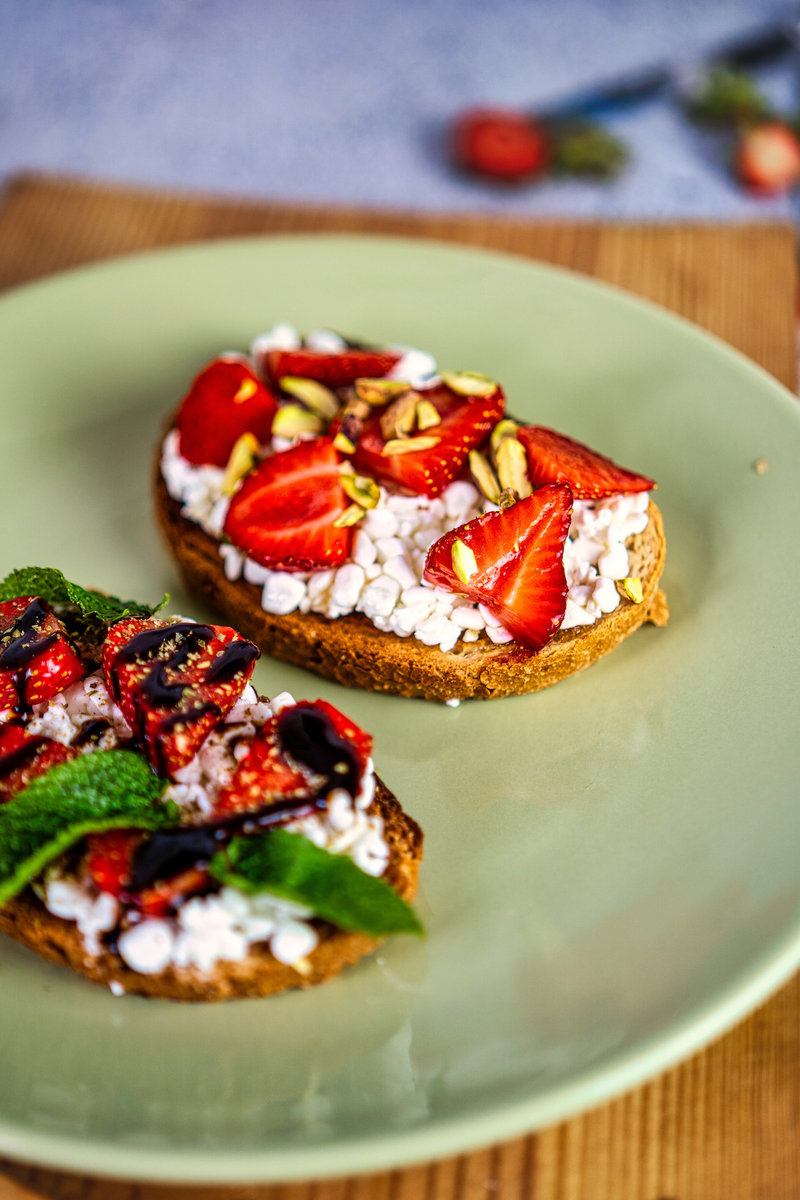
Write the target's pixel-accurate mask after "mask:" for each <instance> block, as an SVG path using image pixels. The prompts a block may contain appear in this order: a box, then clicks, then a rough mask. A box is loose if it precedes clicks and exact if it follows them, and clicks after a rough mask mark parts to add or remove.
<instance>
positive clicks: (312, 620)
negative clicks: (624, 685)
mask: <svg viewBox="0 0 800 1200" xmlns="http://www.w3.org/2000/svg"><path fill="white" fill-rule="evenodd" d="M154 488H155V507H156V514H157V517H158V522H159V525H160V527H161V530H162V533H163V535H164V538H165V540H166V542H167V545H168V546H169V548H170V550H171V552H172V555H173V557H174V558H175V560H176V562H177V564H178V566H179V568H180V572H181V575H182V577H183V580H184V583H185V585H186V587H187V589H188V590H189V592H190V593H192V594H193V595H198V596H200V597H201V598H202V599H203V600H204V601H205V602H206V603H207V604H208V605H209V606H210V608H212V609H213V610H214V611H216V612H219V613H221V614H223V615H224V616H225V618H226V619H228V620H230V621H231V622H233V624H235V625H236V627H237V628H238V629H240V630H241V632H242V633H243V634H245V635H246V636H247V637H249V638H252V640H253V641H255V642H257V643H258V644H259V645H260V646H261V647H262V649H263V650H264V651H265V652H266V653H267V654H270V655H272V656H273V657H274V658H280V659H283V660H284V661H285V662H290V663H294V664H295V665H297V666H301V667H307V668H308V669H309V670H310V671H314V672H315V673H316V674H317V675H321V676H323V678H325V679H333V680H335V681H336V682H337V683H342V684H345V685H346V686H348V687H358V688H364V689H366V690H368V691H376V692H391V693H393V694H395V695H398V696H415V697H422V698H424V699H426V700H466V699H472V698H476V699H490V698H495V697H501V696H516V695H521V694H523V693H525V692H535V691H539V690H540V689H542V688H546V687H550V686H551V685H552V684H554V683H558V681H559V680H561V679H564V678H566V677H567V676H568V675H573V674H574V673H575V672H576V671H582V670H583V669H584V668H585V667H588V666H590V665H591V664H592V663H593V662H596V661H597V659H598V658H601V657H602V656H603V655H604V654H607V653H608V652H609V651H610V650H613V649H614V647H615V646H617V645H619V643H620V642H621V641H622V640H623V639H624V638H626V637H627V636H628V635H629V634H631V633H633V632H634V630H636V629H638V628H639V626H640V625H642V624H644V623H645V622H646V621H650V622H651V623H652V624H654V625H665V624H666V623H667V620H668V617H669V610H668V607H667V602H666V598H665V596H664V594H663V592H661V591H659V589H658V583H659V579H660V577H661V572H662V570H663V567H664V558H665V554H666V543H665V540H664V527H663V522H662V518H661V513H660V511H659V509H658V508H657V506H656V505H655V503H654V502H653V501H652V500H651V501H650V508H649V517H650V520H649V522H648V525H647V528H646V529H645V530H644V532H643V533H641V534H636V535H635V536H634V537H632V538H631V539H630V540H629V542H628V551H629V559H630V574H631V575H632V576H638V577H639V578H640V579H641V580H642V587H643V593H644V595H643V600H642V602H641V603H640V604H635V603H634V602H633V601H631V600H629V599H628V598H627V597H625V596H623V597H622V598H621V601H620V604H619V605H618V607H617V608H616V609H615V610H614V612H613V613H607V614H605V615H604V616H602V617H601V618H600V619H599V620H598V621H596V622H595V624H594V625H591V626H581V627H579V628H576V629H567V630H564V631H563V632H558V633H556V635H555V636H554V637H553V638H552V639H551V640H550V641H549V642H548V643H547V645H546V646H545V647H544V648H543V649H542V650H540V651H539V652H538V653H534V652H533V651H531V650H527V649H525V648H524V647H522V646H519V645H518V644H517V643H515V642H512V643H509V644H507V645H500V646H498V645H495V644H494V643H493V642H492V641H490V639H489V638H488V637H486V636H485V635H482V636H481V638H480V639H479V640H478V641H477V642H472V643H467V644H464V643H459V644H458V645H457V646H456V647H455V648H454V649H453V650H450V651H447V652H445V651H443V650H440V649H439V647H438V646H425V645H423V644H422V643H421V642H418V641H417V640H416V639H415V638H413V637H408V638H401V637H398V636H396V635H395V634H393V633H384V632H383V631H382V630H380V629H376V627H375V626H374V625H373V624H372V622H371V621H369V620H368V619H367V617H365V616H363V615H362V614H360V613H352V614H350V615H348V616H345V617H337V618H336V619H335V620H331V619H330V618H328V617H324V616H320V615H319V614H317V613H297V612H294V613H289V614H288V615H286V616H276V615H274V614H273V613H267V612H264V610H263V609H262V607H261V603H260V599H261V589H260V588H259V587H257V586H256V585H255V584H251V583H247V582H246V581H245V580H244V579H239V580H234V581H231V580H229V579H227V578H226V577H225V572H224V570H223V564H222V558H221V557H220V554H219V542H218V541H217V540H216V539H215V538H213V537H211V536H210V535H209V534H208V533H206V532H205V531H204V530H203V529H201V527H200V526H199V525H197V524H195V522H193V521H190V520H187V518H185V517H184V516H183V514H182V510H181V505H180V504H179V503H178V502H177V501H175V500H173V499H172V497H171V496H170V495H169V492H168V491H167V488H166V484H165V483H164V480H163V477H162V475H161V468H160V449H159V452H158V453H157V454H156V462H155V479H154Z"/></svg>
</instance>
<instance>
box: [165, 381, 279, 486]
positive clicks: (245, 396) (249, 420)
mask: <svg viewBox="0 0 800 1200" xmlns="http://www.w3.org/2000/svg"><path fill="white" fill-rule="evenodd" d="M276 411H277V404H276V403H275V397H274V396H273V395H272V392H270V391H269V390H268V389H267V388H266V387H265V386H264V384H263V382H262V381H261V380H260V379H259V378H258V376H257V375H255V374H254V373H253V371H251V370H250V368H249V367H248V366H247V364H246V363H244V362H242V361H241V360H240V359H236V358H215V359H214V361H213V362H210V363H209V364H208V366H207V367H204V368H203V370H202V371H201V372H200V374H199V375H198V376H197V378H196V379H195V380H194V382H193V383H192V386H191V387H190V388H189V391H188V392H187V393H186V395H185V396H184V398H183V400H182V402H181V407H180V410H179V412H178V419H177V427H178V434H179V441H178V446H179V449H180V452H181V454H182V455H183V457H184V458H186V459H188V460H189V462H191V463H197V464H203V463H210V464H213V465H214V466H217V467H224V466H225V464H226V463H227V461H228V459H229V457H230V453H231V450H232V449H233V447H234V445H235V444H236V442H237V441H238V440H239V438H240V437H241V436H242V434H243V433H252V434H253V435H254V436H255V438H256V439H257V441H259V442H266V441H268V440H269V436H270V431H271V429H272V418H273V417H274V416H275V412H276Z"/></svg>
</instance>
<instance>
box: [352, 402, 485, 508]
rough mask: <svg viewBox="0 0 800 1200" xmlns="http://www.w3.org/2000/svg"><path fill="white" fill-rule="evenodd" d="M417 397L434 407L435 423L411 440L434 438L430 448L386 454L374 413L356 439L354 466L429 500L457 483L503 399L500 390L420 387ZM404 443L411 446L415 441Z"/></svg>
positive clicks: (376, 416)
mask: <svg viewBox="0 0 800 1200" xmlns="http://www.w3.org/2000/svg"><path fill="white" fill-rule="evenodd" d="M420 396H421V397H424V399H425V400H428V401H429V402H430V403H431V404H432V405H433V406H434V408H435V409H436V411H437V413H438V414H439V418H440V422H439V424H438V425H432V426H429V427H428V428H426V429H425V430H424V431H423V432H422V433H420V434H418V435H416V436H418V437H420V438H425V439H426V440H427V439H433V438H435V439H436V442H435V444H433V445H429V446H428V448H426V449H422V450H411V451H405V452H403V453H399V454H397V453H395V454H385V453H384V450H385V449H386V439H385V438H384V436H383V434H382V433H381V413H380V412H377V413H376V414H375V415H374V416H373V417H370V419H369V420H368V422H367V424H366V426H365V428H364V431H363V433H362V434H361V436H360V437H359V439H358V442H357V444H356V449H355V454H354V455H353V463H354V465H355V467H356V469H357V470H358V471H362V472H363V473H364V474H365V475H371V476H373V477H374V478H376V479H380V480H382V481H384V482H386V483H393V484H395V485H397V486H399V487H401V488H406V489H408V491H411V492H416V493H417V494H418V495H421V496H429V497H433V496H438V495H439V493H440V492H443V491H444V489H445V488H446V487H447V485H448V484H449V483H452V482H453V480H454V479H457V478H458V476H459V475H460V474H461V472H462V470H463V468H464V464H465V462H466V461H467V455H468V454H469V452H470V450H473V449H474V448H475V447H476V446H478V445H480V443H481V442H482V441H483V439H484V438H485V437H486V435H487V434H488V433H489V431H490V430H491V429H492V427H493V426H494V425H496V424H497V422H498V421H499V420H500V418H501V417H502V415H503V411H504V409H505V396H504V394H503V389H502V388H501V387H499V386H496V387H495V390H494V392H492V393H491V394H490V395H488V396H462V395H459V394H458V393H457V392H454V391H453V390H452V389H451V388H449V387H447V386H446V385H445V384H443V383H440V384H437V385H436V386H435V387H432V388H425V389H424V390H422V391H420ZM391 440H392V439H390V441H391ZM399 440H400V441H401V442H402V440H403V439H399ZM405 440H406V441H407V442H408V443H409V444H410V443H411V442H413V440H414V439H413V438H407V439H405Z"/></svg>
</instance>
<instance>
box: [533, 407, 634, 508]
mask: <svg viewBox="0 0 800 1200" xmlns="http://www.w3.org/2000/svg"><path fill="white" fill-rule="evenodd" d="M517 437H518V438H519V440H520V442H522V445H523V446H524V447H525V453H526V454H527V456H528V473H529V475H530V480H531V483H532V484H533V486H534V487H535V488H537V487H541V486H542V485H543V484H545V483H567V484H569V486H570V489H571V490H572V494H573V496H574V497H575V499H576V500H599V499H600V498H601V497H603V496H612V495H614V494H615V493H617V492H649V491H650V490H651V488H654V487H655V483H654V481H653V480H652V479H648V477H647V476H646V475H637V474H635V473H634V472H633V471H628V470H626V468H625V467H620V466H617V464H616V463H615V462H612V460H611V459H610V458H606V457H605V455H603V454H598V453H597V451H596V450H592V449H590V447H589V446H585V445H584V444H583V443H582V442H576V441H575V440H574V439H573V438H570V437H567V436H566V434H564V433H557V432H556V431H555V429H548V428H547V427H546V426H544V425H525V426H522V427H521V428H520V429H518V430H517Z"/></svg>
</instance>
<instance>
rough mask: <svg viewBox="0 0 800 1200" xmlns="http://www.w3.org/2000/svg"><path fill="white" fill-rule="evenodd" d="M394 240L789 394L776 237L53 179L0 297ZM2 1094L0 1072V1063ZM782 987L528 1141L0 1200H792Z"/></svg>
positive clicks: (788, 344) (0, 258)
mask: <svg viewBox="0 0 800 1200" xmlns="http://www.w3.org/2000/svg"><path fill="white" fill-rule="evenodd" d="M314 231H319V232H331V231H333V232H367V233H380V234H387V233H389V234H391V233H395V234H403V235H412V236H418V237H426V238H438V239H442V240H447V241H455V242H464V243H469V244H471V245H479V246H488V247H492V248H494V249H498V250H504V251H508V252H511V253H516V254H521V255H525V256H528V257H531V258H536V259H540V260H543V261H547V262H552V263H557V264H559V265H562V266H565V267H571V268H574V269H576V270H578V271H582V272H585V273H586V274H589V275H594V276H596V277H598V278H601V279H604V280H607V281H608V282H611V283H614V284H617V285H619V286H621V287H624V288H627V289H629V290H630V291H633V292H636V293H638V294H639V295H642V296H646V297H648V298H649V299H652V300H655V301H656V302H658V303H660V304H662V305H665V306H666V307H668V308H672V309H674V310H676V311H677V312H679V313H681V314H683V315H684V316H686V317H689V318H690V319H691V320H693V321H695V322H697V323H698V324H700V325H702V326H704V327H705V328H707V329H709V330H711V331H712V332H713V333H715V334H717V335H718V336H719V337H721V338H723V339H725V340H726V341H728V342H730V343H731V344H732V345H734V346H736V347H737V348H738V349H740V350H742V351H743V352H744V353H745V354H747V355H749V356H750V357H751V358H753V359H754V360H755V361H756V362H758V363H760V364H761V365H762V366H763V367H765V368H766V369H767V370H768V371H770V372H771V373H772V374H773V375H775V376H776V377H777V378H778V379H780V380H781V381H782V382H783V383H784V384H786V385H787V386H788V387H790V388H792V389H793V390H794V388H795V386H796V329H795V286H796V284H795V265H794V235H793V231H792V230H791V229H790V228H789V227H787V226H778V225H769V224H748V225H740V226H725V227H721V226H716V225H658V226H655V225H622V224H618V225H614V224H596V223H572V222H566V221H558V222H534V221H530V222H528V221H520V220H513V221H511V220H503V219H501V218H497V217H493V218H488V217H487V218H484V217H482V216H480V215H473V216H466V217H465V216H446V215H414V214H402V213H376V212H362V211H358V210H352V209H334V210H329V209H323V208H312V207H304V206H296V205H289V204H283V203H281V204H275V203H263V204H261V203H253V202H247V203H244V202H242V203H240V202H235V201H232V200H222V199H219V198H205V197H195V196H183V195H179V194H167V193H162V192H152V191H146V190H140V189H126V188H122V187H106V186H103V185H101V184H95V183H88V182H83V181H80V180H69V179H62V178H54V177H37V176H24V177H19V178H17V179H15V180H13V181H12V182H11V183H10V184H9V186H8V187H7V188H6V190H5V194H4V196H3V202H2V205H0V286H2V287H9V286H12V285H14V284H17V283H21V282H23V281H26V280H31V279H35V278H38V277H41V276H43V275H47V274H49V273H51V272H53V271H57V270H62V269H64V268H66V267H71V266H75V265H78V264H80V263H85V262H91V261H96V260H98V259H102V258H106V257H109V256H113V255H119V254H126V253H130V252H132V251H137V250H142V249H148V248H151V247H156V246H165V245H172V244H177V243H180V242H188V241H198V240H203V239H209V238H219V237H230V236H237V235H242V234H251V233H300V232H303V233H306V232H314ZM0 1086H2V1064H0ZM799 1121H800V977H795V978H794V979H793V980H792V981H791V982H790V983H789V984H788V985H787V986H785V987H784V988H783V989H782V990H781V991H780V992H779V993H778V994H777V995H776V996H775V997H773V999H772V1000H771V1001H770V1002H769V1003H768V1004H766V1005H764V1006H763V1007H762V1008H761V1009H759V1010H758V1011H757V1012H756V1013H755V1014H753V1016H751V1017H750V1018H749V1019H748V1020H747V1021H745V1022H744V1023H742V1024H741V1025H739V1026H738V1027H737V1028H736V1029H735V1030H733V1031H732V1032H731V1033H729V1034H728V1035H727V1036H726V1037H724V1038H722V1039H721V1040H720V1041H718V1042H716V1043H715V1044H714V1045H713V1046H711V1047H710V1048H708V1049H707V1050H705V1051H703V1052H702V1053H699V1054H697V1055H695V1056H694V1057H693V1058H691V1059H690V1060H689V1061H687V1062H685V1063H683V1064H681V1065H680V1066H678V1067H676V1068H674V1069H673V1070H671V1071H668V1072H667V1073H666V1074H664V1075H662V1076H660V1077H659V1078H657V1079H655V1080H654V1081H653V1082H651V1083H650V1084H648V1085H647V1086H645V1087H642V1088H639V1089H638V1090H636V1091H634V1092H631V1093H629V1094H628V1095H626V1096H624V1097H622V1098H620V1099H618V1100H615V1101H613V1102H611V1103H609V1104H606V1105H604V1106H603V1107H601V1108H598V1109H595V1110H593V1111H592V1112H590V1113H587V1114H586V1115H584V1116H581V1117H578V1118H575V1119H574V1120H572V1121H568V1122H565V1123H564V1124H562V1125H559V1126H557V1127H554V1128H551V1129H547V1130H545V1131H543V1132H541V1133H538V1134H536V1135H531V1136H530V1137H525V1138H519V1139H517V1140H515V1141H513V1142H509V1143H506V1144H504V1145H500V1146H496V1147H493V1148H491V1149H489V1150H482V1151H478V1152H476V1153H473V1154H469V1155H462V1156H459V1157H457V1158H453V1159H448V1160H446V1161H443V1162H438V1163H434V1164H429V1165H426V1166H422V1167H417V1168H412V1169H409V1170H404V1171H393V1172H387V1173H385V1174H382V1175H371V1176H363V1177H359V1178H353V1179H348V1180H336V1181H327V1182H318V1183H311V1182H310V1183H308V1184H286V1185H282V1186H253V1187H248V1188H241V1187H239V1188H228V1189H219V1188H194V1189H186V1188H178V1189H175V1188H168V1187H155V1186H153V1187H139V1186H134V1185H129V1184H124V1183H117V1182H108V1181H97V1180H91V1179H84V1178H79V1177H77V1176H70V1175H64V1174H60V1173H58V1172H53V1171H45V1170H38V1169H36V1168H32V1167H27V1166H22V1165H18V1164H13V1163H10V1162H1V1163H0V1200H33V1198H35V1197H42V1196H46V1197H58V1198H59V1200H67V1198H78V1197H81V1198H85V1200H185V1198H187V1200H188V1198H189V1197H191V1198H192V1200H212V1198H213V1200H221V1198H222V1197H234V1196H235V1197H240V1198H241V1200H245V1197H246V1198H247V1200H487V1198H488V1200H800V1127H799Z"/></svg>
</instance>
